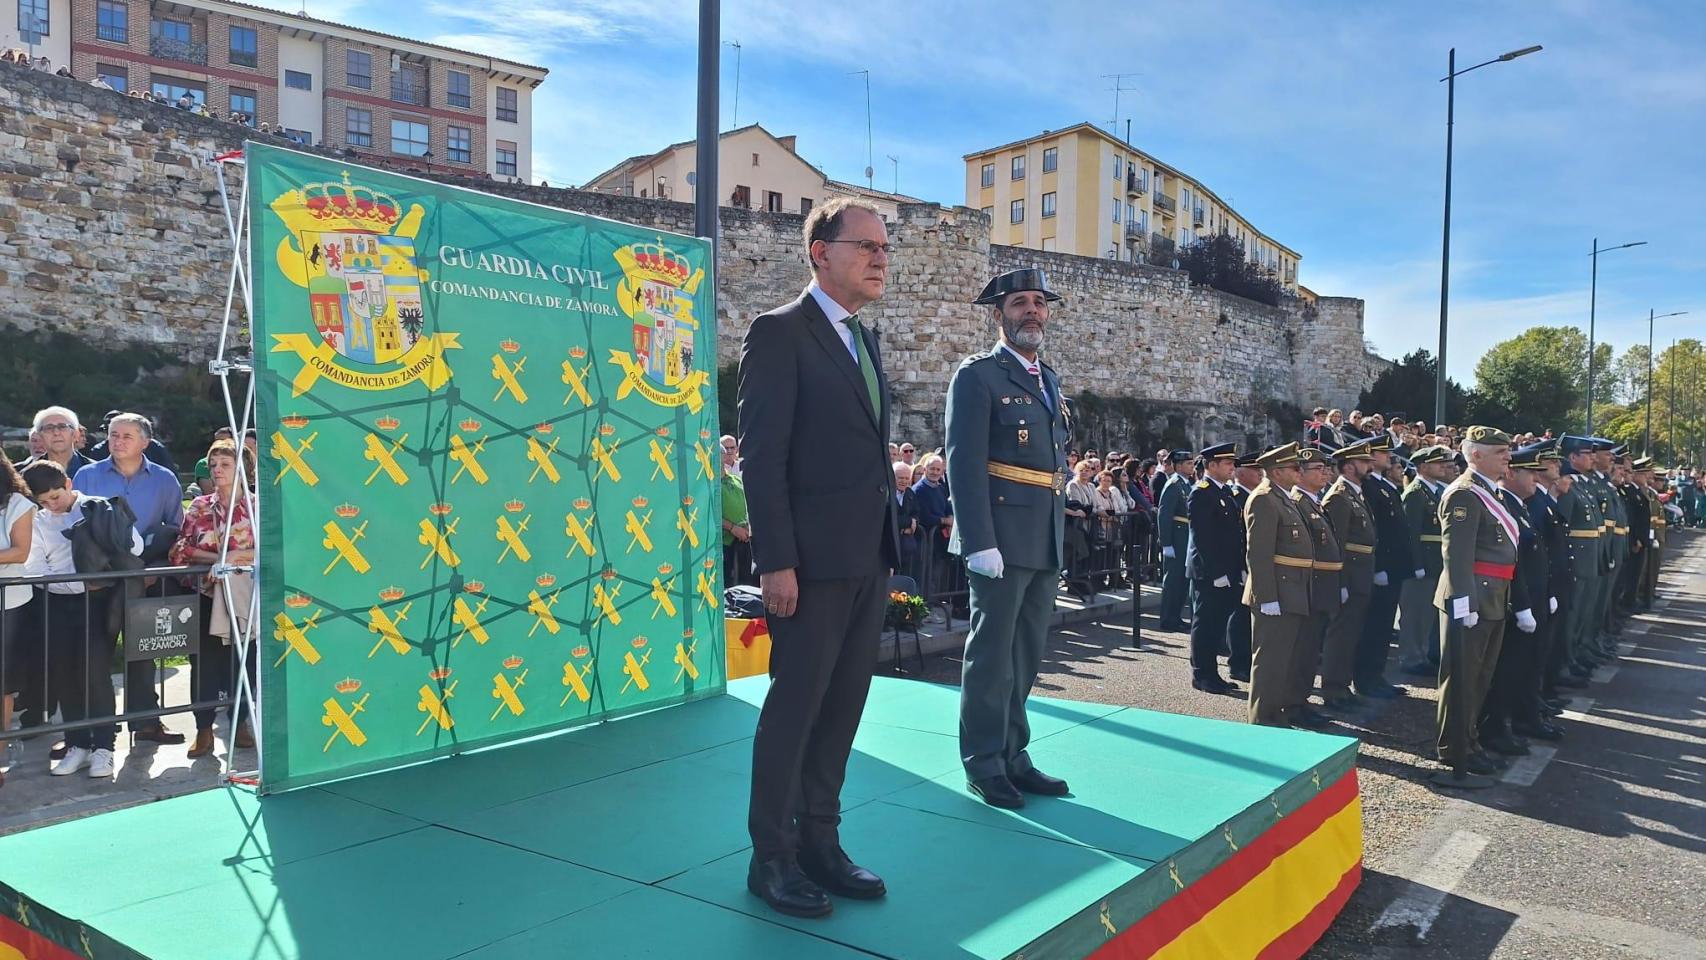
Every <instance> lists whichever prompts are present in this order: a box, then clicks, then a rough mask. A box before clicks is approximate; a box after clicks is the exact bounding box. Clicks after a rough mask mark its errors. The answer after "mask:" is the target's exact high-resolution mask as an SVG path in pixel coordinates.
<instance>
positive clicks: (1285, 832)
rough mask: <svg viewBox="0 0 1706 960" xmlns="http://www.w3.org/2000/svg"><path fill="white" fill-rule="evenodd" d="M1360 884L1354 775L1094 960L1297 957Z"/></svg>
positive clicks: (1130, 929)
mask: <svg viewBox="0 0 1706 960" xmlns="http://www.w3.org/2000/svg"><path fill="white" fill-rule="evenodd" d="M1361 879H1362V799H1361V796H1360V795H1359V794H1358V792H1357V779H1356V768H1355V767H1354V766H1353V767H1352V768H1351V769H1350V770H1348V771H1346V773H1345V774H1344V776H1342V777H1340V778H1339V779H1338V780H1337V781H1336V782H1334V783H1333V784H1332V785H1331V786H1329V787H1327V789H1325V790H1322V791H1321V792H1320V793H1318V794H1316V795H1315V797H1314V798H1313V799H1311V800H1310V801H1309V802H1308V803H1305V804H1304V805H1303V806H1302V807H1299V808H1298V809H1297V810H1295V811H1293V812H1292V814H1291V815H1290V816H1287V817H1285V818H1284V819H1282V820H1280V821H1279V822H1278V823H1276V824H1274V825H1273V826H1272V827H1270V828H1269V829H1268V830H1267V831H1266V832H1265V833H1263V834H1262V835H1261V836H1260V837H1257V838H1256V840H1255V841H1254V842H1252V843H1250V844H1249V845H1247V846H1245V847H1244V848H1243V849H1241V850H1239V851H1238V852H1237V853H1235V854H1233V855H1232V857H1231V858H1229V859H1228V860H1227V861H1226V862H1225V863H1223V864H1221V865H1220V866H1218V867H1216V868H1214V870H1212V871H1210V872H1209V873H1208V874H1206V875H1205V876H1203V877H1202V878H1201V879H1199V880H1198V881H1197V882H1195V883H1193V884H1191V885H1190V886H1189V887H1186V888H1185V889H1184V890H1181V891H1179V892H1178V893H1177V894H1175V895H1174V896H1172V897H1170V898H1168V900H1167V901H1166V902H1165V903H1163V904H1161V905H1160V906H1159V907H1156V908H1155V909H1154V910H1152V911H1150V913H1149V914H1148V915H1147V916H1145V917H1144V918H1143V919H1142V920H1140V921H1138V922H1137V923H1135V924H1133V925H1132V926H1130V927H1128V928H1126V929H1125V930H1122V931H1120V933H1119V935H1118V936H1116V937H1114V938H1113V939H1112V940H1109V941H1108V942H1107V943H1106V944H1104V945H1103V946H1102V947H1101V948H1100V949H1098V950H1097V951H1096V952H1095V953H1093V954H1091V957H1092V958H1093V960H1147V958H1151V957H1154V958H1165V960H1199V958H1200V960H1221V958H1225V957H1255V958H1259V960H1285V958H1292V957H1300V956H1302V955H1303V953H1304V951H1306V950H1308V949H1309V947H1310V946H1311V945H1313V944H1314V943H1315V941H1316V940H1318V939H1320V937H1321V934H1322V933H1324V932H1326V930H1327V927H1328V925H1329V924H1331V923H1332V922H1333V918H1334V917H1336V916H1338V914H1339V911H1340V910H1341V909H1342V908H1343V907H1344V905H1345V901H1346V900H1348V899H1350V895H1351V892H1352V891H1353V890H1355V889H1356V886H1357V883H1358V882H1359V881H1360V880H1361Z"/></svg>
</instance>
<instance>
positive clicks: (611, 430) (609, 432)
mask: <svg viewBox="0 0 1706 960" xmlns="http://www.w3.org/2000/svg"><path fill="white" fill-rule="evenodd" d="M615 433H616V428H615V427H613V426H611V425H610V424H608V423H601V424H599V425H598V435H599V436H601V437H609V436H613V435H615Z"/></svg>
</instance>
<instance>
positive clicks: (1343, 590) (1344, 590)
mask: <svg viewBox="0 0 1706 960" xmlns="http://www.w3.org/2000/svg"><path fill="white" fill-rule="evenodd" d="M1339 602H1340V603H1350V602H1351V591H1350V588H1349V587H1340V588H1339Z"/></svg>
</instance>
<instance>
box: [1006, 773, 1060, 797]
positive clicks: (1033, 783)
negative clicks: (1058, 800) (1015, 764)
mask: <svg viewBox="0 0 1706 960" xmlns="http://www.w3.org/2000/svg"><path fill="white" fill-rule="evenodd" d="M1007 782H1008V783H1011V784H1012V785H1013V786H1015V787H1018V788H1019V789H1020V790H1022V791H1024V792H1025V793H1034V794H1037V795H1038V796H1043V797H1064V796H1066V794H1067V792H1068V788H1067V786H1066V781H1065V780H1062V779H1060V778H1059V777H1051V776H1049V775H1048V774H1046V773H1044V772H1042V771H1041V770H1038V769H1037V768H1036V767H1032V768H1031V769H1029V770H1026V771H1025V772H1024V773H1010V774H1008V775H1007Z"/></svg>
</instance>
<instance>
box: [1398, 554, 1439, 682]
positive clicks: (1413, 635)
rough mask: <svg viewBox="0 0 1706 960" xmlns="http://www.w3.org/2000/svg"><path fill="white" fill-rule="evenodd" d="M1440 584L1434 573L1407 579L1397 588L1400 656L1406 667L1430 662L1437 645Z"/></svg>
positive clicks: (1437, 576)
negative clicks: (1436, 598) (1435, 607)
mask: <svg viewBox="0 0 1706 960" xmlns="http://www.w3.org/2000/svg"><path fill="white" fill-rule="evenodd" d="M1438 587H1439V575H1438V574H1435V575H1433V576H1431V577H1423V578H1421V579H1420V580H1414V579H1412V580H1405V581H1404V583H1403V585H1402V586H1401V587H1399V588H1398V658H1399V661H1400V662H1401V663H1402V664H1403V665H1404V666H1406V667H1414V666H1420V665H1422V664H1425V663H1427V662H1428V660H1429V659H1430V658H1431V657H1432V654H1433V650H1434V648H1435V647H1436V646H1437V645H1438V642H1439V641H1438V636H1439V611H1438V610H1436V609H1434V590H1436V589H1437V588H1438Z"/></svg>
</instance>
